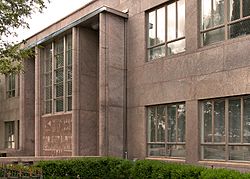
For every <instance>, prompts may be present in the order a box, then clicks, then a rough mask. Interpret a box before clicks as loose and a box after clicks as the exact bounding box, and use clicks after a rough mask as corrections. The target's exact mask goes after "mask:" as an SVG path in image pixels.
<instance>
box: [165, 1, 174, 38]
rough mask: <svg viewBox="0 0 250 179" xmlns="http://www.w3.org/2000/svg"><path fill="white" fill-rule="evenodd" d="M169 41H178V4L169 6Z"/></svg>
mask: <svg viewBox="0 0 250 179" xmlns="http://www.w3.org/2000/svg"><path fill="white" fill-rule="evenodd" d="M167 12H168V14H167V22H168V24H167V34H168V36H167V41H171V40H174V39H176V3H172V4H170V5H168V6H167Z"/></svg>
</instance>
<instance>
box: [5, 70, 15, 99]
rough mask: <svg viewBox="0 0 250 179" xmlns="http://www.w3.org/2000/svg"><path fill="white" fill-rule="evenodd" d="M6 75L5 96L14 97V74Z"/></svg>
mask: <svg viewBox="0 0 250 179" xmlns="http://www.w3.org/2000/svg"><path fill="white" fill-rule="evenodd" d="M5 77H6V98H7V99H9V98H14V97H16V95H17V91H16V85H17V84H16V80H17V78H16V74H8V75H6V76H5Z"/></svg>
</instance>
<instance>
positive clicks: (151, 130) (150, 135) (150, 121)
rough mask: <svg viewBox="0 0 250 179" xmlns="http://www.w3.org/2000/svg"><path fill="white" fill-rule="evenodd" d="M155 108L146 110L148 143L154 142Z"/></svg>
mask: <svg viewBox="0 0 250 179" xmlns="http://www.w3.org/2000/svg"><path fill="white" fill-rule="evenodd" d="M156 124H157V119H156V107H149V108H148V142H156V137H155V135H156V134H157V133H156Z"/></svg>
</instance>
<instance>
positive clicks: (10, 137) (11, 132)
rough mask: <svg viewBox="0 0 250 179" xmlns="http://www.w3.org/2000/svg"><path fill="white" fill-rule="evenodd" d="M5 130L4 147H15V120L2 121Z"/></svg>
mask: <svg viewBox="0 0 250 179" xmlns="http://www.w3.org/2000/svg"><path fill="white" fill-rule="evenodd" d="M4 130H5V148H7V149H14V148H15V121H8V122H5V123H4Z"/></svg>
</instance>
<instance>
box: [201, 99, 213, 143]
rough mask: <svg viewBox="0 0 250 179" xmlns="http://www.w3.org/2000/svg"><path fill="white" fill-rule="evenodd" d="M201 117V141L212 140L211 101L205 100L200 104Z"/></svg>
mask: <svg viewBox="0 0 250 179" xmlns="http://www.w3.org/2000/svg"><path fill="white" fill-rule="evenodd" d="M202 115H203V116H202V117H203V140H202V142H212V135H213V134H212V103H211V101H206V102H204V103H203V106H202Z"/></svg>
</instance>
